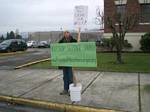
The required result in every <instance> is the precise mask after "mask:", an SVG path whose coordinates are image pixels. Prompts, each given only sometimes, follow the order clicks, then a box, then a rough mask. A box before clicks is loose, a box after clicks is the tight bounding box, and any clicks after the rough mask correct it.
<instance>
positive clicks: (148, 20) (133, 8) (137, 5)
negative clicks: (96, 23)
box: [104, 0, 150, 51]
mask: <svg viewBox="0 0 150 112" xmlns="http://www.w3.org/2000/svg"><path fill="white" fill-rule="evenodd" d="M120 9H122V11H123V12H124V10H125V11H127V12H129V13H137V14H139V20H138V25H137V26H136V27H134V28H133V29H131V30H130V31H128V33H127V34H126V37H125V38H126V39H127V40H128V41H129V43H131V44H132V46H133V48H132V49H131V50H132V51H138V50H140V43H139V40H140V39H141V36H142V35H143V34H145V33H146V32H150V0H104V16H105V17H108V16H109V17H111V16H112V15H113V14H114V13H117V12H118V11H119V10H120ZM111 36H112V34H111V30H110V29H109V28H108V27H107V25H106V24H104V37H106V38H108V37H111Z"/></svg>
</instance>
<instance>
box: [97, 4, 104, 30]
mask: <svg viewBox="0 0 150 112" xmlns="http://www.w3.org/2000/svg"><path fill="white" fill-rule="evenodd" d="M95 23H96V24H97V25H99V26H100V29H104V12H103V11H101V10H100V8H99V7H97V9H96V18H95Z"/></svg>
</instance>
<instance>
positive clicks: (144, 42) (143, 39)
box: [140, 33, 150, 52]
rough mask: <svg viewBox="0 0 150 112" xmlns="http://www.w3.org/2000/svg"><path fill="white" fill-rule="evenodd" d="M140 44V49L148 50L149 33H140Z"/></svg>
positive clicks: (149, 43) (149, 47)
mask: <svg viewBox="0 0 150 112" xmlns="http://www.w3.org/2000/svg"><path fill="white" fill-rule="evenodd" d="M140 44H141V50H143V51H146V52H147V51H148V52H150V33H146V34H144V35H142V37H141V40H140Z"/></svg>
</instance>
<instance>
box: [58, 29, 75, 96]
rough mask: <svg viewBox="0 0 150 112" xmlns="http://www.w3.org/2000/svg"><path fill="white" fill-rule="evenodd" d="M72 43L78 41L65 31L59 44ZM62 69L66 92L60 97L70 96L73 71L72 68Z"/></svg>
mask: <svg viewBox="0 0 150 112" xmlns="http://www.w3.org/2000/svg"><path fill="white" fill-rule="evenodd" d="M72 42H77V40H76V39H74V38H73V37H72V36H71V35H70V32H69V31H65V32H64V35H63V38H62V39H61V40H60V41H59V43H72ZM61 69H63V81H64V90H63V91H62V92H61V93H60V95H68V94H69V84H71V83H73V70H72V67H61Z"/></svg>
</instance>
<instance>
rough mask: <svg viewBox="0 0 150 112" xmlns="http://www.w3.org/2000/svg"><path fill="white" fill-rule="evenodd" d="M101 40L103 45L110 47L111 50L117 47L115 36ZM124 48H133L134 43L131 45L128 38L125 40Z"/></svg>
mask: <svg viewBox="0 0 150 112" xmlns="http://www.w3.org/2000/svg"><path fill="white" fill-rule="evenodd" d="M101 41H102V44H101V46H102V47H104V48H108V49H110V50H111V51H113V49H114V47H115V40H114V38H112V37H111V38H102V39H101ZM123 48H126V49H130V48H132V45H131V43H129V42H128V40H124V45H123Z"/></svg>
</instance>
